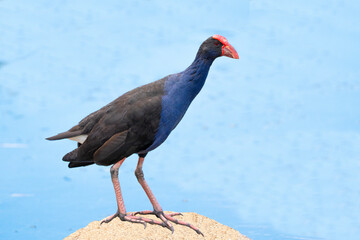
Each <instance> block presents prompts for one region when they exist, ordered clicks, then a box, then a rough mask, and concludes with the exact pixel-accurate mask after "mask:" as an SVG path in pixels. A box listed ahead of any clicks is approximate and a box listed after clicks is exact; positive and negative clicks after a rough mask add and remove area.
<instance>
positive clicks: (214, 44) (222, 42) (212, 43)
mask: <svg viewBox="0 0 360 240" xmlns="http://www.w3.org/2000/svg"><path fill="white" fill-rule="evenodd" d="M198 54H200V55H202V56H203V57H206V58H213V59H215V58H217V57H221V56H226V57H230V58H235V59H239V55H238V53H237V52H236V50H235V48H234V47H233V46H231V44H230V43H229V42H228V40H227V39H226V38H225V37H223V36H220V35H217V34H216V35H214V36H212V37H209V38H208V39H206V40H205V42H203V43H202V44H201V46H200V49H199V52H198Z"/></svg>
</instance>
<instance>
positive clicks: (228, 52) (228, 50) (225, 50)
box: [212, 34, 239, 59]
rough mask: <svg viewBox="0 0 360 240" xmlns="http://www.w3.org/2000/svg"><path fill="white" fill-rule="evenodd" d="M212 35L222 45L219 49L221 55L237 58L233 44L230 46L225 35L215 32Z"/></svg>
mask: <svg viewBox="0 0 360 240" xmlns="http://www.w3.org/2000/svg"><path fill="white" fill-rule="evenodd" d="M212 37H213V38H214V39H217V40H219V41H220V42H221V43H222V44H223V46H222V48H221V50H222V54H221V56H227V57H230V58H235V59H239V55H238V53H237V52H236V50H235V48H234V47H233V46H231V44H230V43H229V42H228V40H227V39H226V38H225V37H223V36H221V35H217V34H216V35H214V36H212Z"/></svg>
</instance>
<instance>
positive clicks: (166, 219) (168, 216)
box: [134, 210, 204, 236]
mask: <svg viewBox="0 0 360 240" xmlns="http://www.w3.org/2000/svg"><path fill="white" fill-rule="evenodd" d="M137 214H141V215H148V214H154V215H156V216H157V217H158V218H160V219H161V220H162V221H163V223H164V224H165V227H167V228H168V229H169V230H170V231H171V232H174V227H173V226H172V225H171V224H170V222H173V223H175V224H179V225H183V226H186V227H189V228H191V229H192V230H194V231H195V232H196V233H197V234H200V235H202V236H204V234H203V233H202V232H201V231H200V230H199V229H198V228H197V227H195V226H194V225H192V224H190V223H187V222H184V221H181V220H179V219H176V218H174V216H179V215H181V216H182V214H181V213H179V212H173V213H164V212H163V211H150V210H145V211H139V212H135V213H134V215H137Z"/></svg>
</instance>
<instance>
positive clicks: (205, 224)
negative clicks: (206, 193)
mask: <svg viewBox="0 0 360 240" xmlns="http://www.w3.org/2000/svg"><path fill="white" fill-rule="evenodd" d="M183 215H184V216H176V217H175V218H177V219H181V220H183V221H185V222H189V223H191V224H193V225H194V226H196V227H198V228H200V230H201V232H202V233H203V234H204V236H205V237H203V236H201V235H198V234H197V233H196V232H195V231H194V230H192V229H190V228H188V227H185V226H180V225H176V224H173V226H174V229H175V232H174V234H171V231H170V230H169V229H167V228H163V227H161V226H157V225H151V224H147V227H146V229H144V226H143V225H141V224H133V223H129V222H123V221H120V219H119V218H116V219H114V220H112V221H111V222H110V223H108V224H102V225H101V226H100V221H94V222H91V223H90V224H89V225H87V226H86V227H84V228H81V229H79V230H77V231H76V232H74V233H73V234H71V235H69V236H68V237H66V238H65V240H85V239H86V240H92V239H94V240H95V239H96V240H101V239H106V240H130V239H131V240H140V239H141V240H159V239H174V240H175V239H179V240H180V239H184V240H192V239H201V240H204V239H206V240H215V239H226V240H249V238H247V237H245V236H244V235H241V234H240V233H239V232H238V231H236V230H234V229H232V228H230V227H228V226H225V225H222V224H220V223H218V222H216V221H214V220H212V219H210V218H207V217H205V216H202V215H199V214H197V213H183ZM146 217H148V218H153V219H155V218H156V217H155V216H152V215H147V216H146Z"/></svg>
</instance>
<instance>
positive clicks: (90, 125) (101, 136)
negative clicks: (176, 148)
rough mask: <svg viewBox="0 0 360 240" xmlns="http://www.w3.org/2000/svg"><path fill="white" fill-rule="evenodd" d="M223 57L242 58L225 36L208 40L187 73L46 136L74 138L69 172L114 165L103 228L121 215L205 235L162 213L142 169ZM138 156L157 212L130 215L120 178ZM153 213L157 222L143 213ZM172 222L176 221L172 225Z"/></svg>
mask: <svg viewBox="0 0 360 240" xmlns="http://www.w3.org/2000/svg"><path fill="white" fill-rule="evenodd" d="M221 56H226V57H230V58H234V59H239V55H238V53H237V52H236V50H235V48H234V47H233V46H232V45H231V44H230V43H229V42H228V40H227V39H226V38H225V37H223V36H221V35H218V34H216V35H213V36H211V37H209V38H208V39H206V40H205V41H204V42H203V43H202V44H201V45H200V48H199V50H198V52H197V54H196V57H195V60H194V61H193V62H192V63H191V65H190V66H189V67H188V68H186V69H185V70H184V71H182V72H179V73H175V74H170V75H168V76H166V77H164V78H162V79H160V80H157V81H154V82H151V83H148V84H145V85H143V86H140V87H137V88H135V89H133V90H131V91H128V92H126V93H125V94H123V95H121V96H120V97H118V98H117V99H115V100H114V101H112V102H110V103H109V104H107V105H105V106H104V107H102V108H100V109H99V110H97V111H95V112H93V113H91V114H89V115H88V116H86V117H85V118H84V119H82V120H81V121H80V122H79V123H78V124H77V125H75V126H74V127H72V128H70V129H69V130H68V131H65V132H62V133H59V134H57V135H55V136H52V137H49V138H46V139H47V140H60V139H70V140H73V141H76V142H77V147H76V148H75V149H74V150H73V151H71V152H69V153H67V154H66V155H65V156H64V157H63V161H65V162H69V164H68V167H69V168H75V167H82V166H88V165H91V164H96V165H101V166H110V165H111V168H110V175H111V180H112V183H113V186H114V190H115V196H116V201H117V207H118V209H117V211H116V213H115V214H113V215H111V216H109V217H107V218H105V219H104V220H103V221H102V222H101V224H103V223H109V222H110V221H112V220H113V219H114V218H116V217H118V218H120V220H122V221H128V222H132V223H141V224H143V225H144V227H146V224H147V223H149V224H155V225H160V226H162V227H166V228H168V229H169V230H171V231H172V232H174V227H173V226H172V223H175V224H179V225H184V226H187V227H189V228H191V229H193V230H194V231H195V232H196V233H198V234H201V235H203V233H202V232H201V231H200V230H199V229H198V228H197V227H195V226H193V225H192V224H189V223H186V222H183V221H181V220H178V219H176V218H174V216H177V215H181V213H176V212H174V213H169V214H167V213H164V211H163V209H162V208H161V206H160V204H159V202H158V201H157V199H156V198H155V196H154V194H153V193H152V191H151V189H150V187H149V185H148V184H147V182H146V181H145V177H144V173H143V170H142V166H143V163H144V160H145V157H146V156H147V154H148V153H149V152H150V151H152V150H154V149H156V148H157V147H159V146H160V145H161V144H162V143H163V142H164V141H165V140H166V139H167V137H168V136H169V134H170V133H171V131H172V130H174V128H175V127H176V126H177V125H178V123H179V122H180V121H181V119H182V118H183V116H184V114H185V112H186V111H187V109H188V107H189V105H190V104H191V102H192V101H193V99H194V98H195V97H196V96H197V95H198V93H199V92H200V90H201V89H202V87H203V85H204V83H205V80H206V78H207V75H208V72H209V69H210V67H211V65H212V63H213V61H214V60H215V59H216V58H218V57H221ZM132 154H137V155H138V157H139V160H138V163H137V166H136V169H135V176H136V178H137V180H138V182H139V183H140V185H141V186H142V188H143V189H144V191H145V193H146V195H147V196H148V198H149V200H150V202H151V204H152V206H153V210H145V211H138V212H135V213H129V212H126V208H125V204H124V200H123V197H122V193H121V188H120V183H119V179H118V174H119V168H120V166H121V165H122V164H123V162H124V161H125V159H126V158H127V157H129V156H130V155H132ZM147 214H154V215H155V216H156V217H157V219H156V220H153V219H149V218H146V217H143V215H147ZM171 222H172V223H171Z"/></svg>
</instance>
